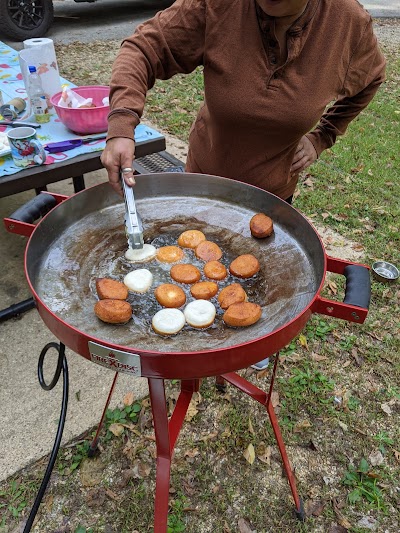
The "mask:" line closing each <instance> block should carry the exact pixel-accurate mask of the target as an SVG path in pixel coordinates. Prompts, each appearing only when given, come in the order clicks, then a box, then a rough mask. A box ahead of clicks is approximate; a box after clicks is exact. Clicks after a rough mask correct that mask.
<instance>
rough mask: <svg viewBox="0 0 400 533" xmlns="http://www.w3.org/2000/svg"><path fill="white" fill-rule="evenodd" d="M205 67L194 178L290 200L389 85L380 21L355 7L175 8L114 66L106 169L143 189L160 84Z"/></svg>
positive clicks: (206, 1) (209, 2)
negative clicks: (144, 124)
mask: <svg viewBox="0 0 400 533" xmlns="http://www.w3.org/2000/svg"><path fill="white" fill-rule="evenodd" d="M199 65H203V67H204V96H205V98H204V103H203V105H202V106H201V108H200V110H199V112H198V115H197V118H196V120H195V122H194V124H193V126H192V128H191V131H190V136H189V153H188V158H187V163H186V170H187V171H188V172H196V173H204V174H214V175H220V176H224V177H229V178H232V179H236V180H240V181H244V182H246V183H250V184H252V185H256V186H258V187H261V188H262V189H265V190H267V191H269V192H272V193H274V194H276V195H278V196H280V197H281V198H283V199H285V200H287V199H290V197H291V196H292V195H293V192H294V190H295V187H296V184H297V180H298V175H299V173H300V172H301V171H302V170H304V169H305V168H307V167H308V166H309V165H311V164H312V163H313V162H314V161H315V160H316V159H317V157H318V156H319V155H320V154H321V152H322V151H323V150H325V149H326V148H329V147H330V146H332V145H333V144H334V143H335V140H336V136H337V135H342V134H343V133H344V132H345V131H346V128H347V126H348V124H349V123H350V122H351V121H352V120H353V119H354V118H355V117H356V116H357V115H358V114H359V113H360V112H361V111H362V110H363V109H364V108H365V107H366V106H367V105H368V103H369V102H370V101H371V100H372V98H373V96H374V94H375V93H376V91H377V90H378V88H379V85H380V84H381V83H382V82H383V81H384V71H385V60H384V57H383V56H382V54H381V52H380V51H379V48H378V44H377V39H376V37H375V35H374V33H373V29H372V19H371V17H370V15H369V14H368V13H367V12H366V11H365V10H364V9H363V8H362V6H361V5H360V4H359V3H358V2H357V1H355V0H229V1H228V0H176V2H175V3H174V4H173V5H172V6H171V7H169V8H167V9H165V10H164V11H161V12H159V13H158V14H157V15H156V16H155V17H154V18H152V19H151V20H149V21H147V22H145V23H143V24H142V25H141V26H139V27H138V28H137V30H136V32H135V33H134V34H133V35H132V36H131V37H130V38H128V39H126V40H125V41H124V42H123V44H122V47H121V49H120V52H119V54H118V56H117V58H116V60H115V62H114V65H113V70H112V77H111V84H110V86H111V93H110V101H111V112H110V114H109V117H108V124H109V126H108V136H107V145H106V148H105V150H104V152H103V155H102V162H103V164H104V166H105V167H106V168H107V170H108V174H109V180H110V182H111V185H112V186H113V187H114V188H115V189H116V190H117V191H120V183H119V175H120V170H121V169H128V170H126V171H125V172H124V177H125V180H126V181H127V183H128V184H130V185H132V184H134V177H133V173H132V171H131V170H129V169H131V167H132V160H133V158H134V141H133V138H134V128H135V127H136V126H137V125H138V124H139V122H140V117H141V116H142V113H143V107H144V104H145V99H146V93H147V91H148V90H149V89H150V88H151V87H152V86H153V85H154V83H155V80H156V79H168V78H170V77H172V76H173V75H174V74H177V73H189V72H192V71H193V70H194V69H195V68H196V67H198V66H199Z"/></svg>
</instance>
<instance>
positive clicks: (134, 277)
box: [124, 268, 153, 293]
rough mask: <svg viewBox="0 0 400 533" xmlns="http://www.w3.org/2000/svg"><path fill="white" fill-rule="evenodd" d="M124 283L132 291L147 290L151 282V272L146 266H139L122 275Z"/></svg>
mask: <svg viewBox="0 0 400 533" xmlns="http://www.w3.org/2000/svg"><path fill="white" fill-rule="evenodd" d="M124 283H125V285H126V286H127V287H128V290H130V291H132V292H139V293H144V292H147V291H148V290H149V289H150V287H151V285H152V283H153V274H152V273H151V272H150V270H147V268H139V269H138V270H133V271H132V272H129V274H127V275H126V276H125V277H124Z"/></svg>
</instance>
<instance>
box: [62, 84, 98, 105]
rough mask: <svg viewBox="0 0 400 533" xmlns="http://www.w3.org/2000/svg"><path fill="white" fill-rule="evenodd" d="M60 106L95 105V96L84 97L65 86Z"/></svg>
mask: <svg viewBox="0 0 400 533" xmlns="http://www.w3.org/2000/svg"><path fill="white" fill-rule="evenodd" d="M58 105H59V106H60V107H73V108H78V107H95V105H94V104H93V98H83V96H80V95H79V94H77V93H75V92H74V91H73V90H72V89H69V88H68V87H65V86H63V90H62V93H61V98H60V100H59V101H58Z"/></svg>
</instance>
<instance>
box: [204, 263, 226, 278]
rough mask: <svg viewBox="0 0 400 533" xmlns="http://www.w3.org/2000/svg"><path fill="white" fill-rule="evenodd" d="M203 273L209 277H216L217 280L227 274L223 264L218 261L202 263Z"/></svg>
mask: <svg viewBox="0 0 400 533" xmlns="http://www.w3.org/2000/svg"><path fill="white" fill-rule="evenodd" d="M204 274H205V276H206V277H207V278H209V279H216V280H218V281H220V280H222V279H225V278H226V276H227V275H228V271H227V270H226V267H225V265H223V264H222V263H220V262H219V261H208V263H206V264H205V265H204Z"/></svg>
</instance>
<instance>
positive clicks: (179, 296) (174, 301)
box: [154, 283, 186, 307]
mask: <svg viewBox="0 0 400 533" xmlns="http://www.w3.org/2000/svg"><path fill="white" fill-rule="evenodd" d="M154 295H155V297H156V300H157V302H158V303H159V304H160V305H162V306H163V307H181V306H182V305H184V303H185V302H186V294H185V293H184V291H183V289H181V288H180V287H178V286H177V285H173V284H172V283H163V284H162V285H159V286H158V287H157V288H156V290H155V291H154Z"/></svg>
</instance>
